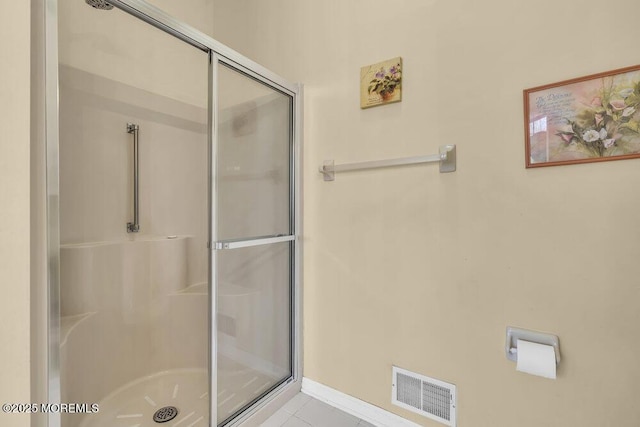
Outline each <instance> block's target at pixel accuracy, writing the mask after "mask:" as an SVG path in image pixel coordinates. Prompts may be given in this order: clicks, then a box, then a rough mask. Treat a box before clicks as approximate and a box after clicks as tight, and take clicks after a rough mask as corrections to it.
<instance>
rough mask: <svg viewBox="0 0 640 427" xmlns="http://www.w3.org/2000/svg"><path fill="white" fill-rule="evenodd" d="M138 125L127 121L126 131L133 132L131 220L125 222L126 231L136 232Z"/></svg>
mask: <svg viewBox="0 0 640 427" xmlns="http://www.w3.org/2000/svg"><path fill="white" fill-rule="evenodd" d="M139 130H140V126H138V125H137V124H135V123H127V133H131V134H133V222H128V223H127V233H137V232H138V231H140V218H139V214H140V212H139V207H140V203H139V196H140V194H139V192H138V184H139V182H138V176H139V173H140V169H139V163H140V162H139V157H138V131H139Z"/></svg>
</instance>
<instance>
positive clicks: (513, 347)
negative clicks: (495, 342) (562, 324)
mask: <svg viewBox="0 0 640 427" xmlns="http://www.w3.org/2000/svg"><path fill="white" fill-rule="evenodd" d="M518 340H523V341H529V342H534V343H538V344H545V345H550V346H552V347H553V350H554V353H555V354H556V365H559V364H560V340H559V339H558V337H557V336H555V335H551V334H545V333H542V332H535V331H529V330H526V329H520V328H513V327H511V326H509V327H507V342H506V344H505V353H506V355H507V359H509V360H511V361H513V362H517V361H518Z"/></svg>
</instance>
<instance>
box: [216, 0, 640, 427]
mask: <svg viewBox="0 0 640 427" xmlns="http://www.w3.org/2000/svg"><path fill="white" fill-rule="evenodd" d="M214 7H215V22H214V37H215V38H217V39H218V40H220V41H222V42H223V43H226V44H228V45H230V46H231V47H233V48H234V49H236V50H239V51H240V52H242V53H244V54H246V55H247V56H249V57H251V58H252V59H254V60H256V61H257V62H259V63H261V64H263V65H265V66H266V67H268V68H270V69H272V70H274V71H276V72H277V73H280V74H281V75H283V76H284V77H286V78H288V79H290V80H294V81H301V82H303V83H304V84H305V95H306V99H305V132H304V133H305V159H304V166H305V173H304V178H305V184H304V195H305V196H304V199H305V206H304V212H305V214H304V221H305V239H304V241H305V259H304V261H305V277H304V286H305V296H304V313H305V314H304V316H305V317H304V322H305V326H304V334H305V335H304V336H305V360H304V363H305V376H306V377H308V378H310V379H312V380H315V381H318V382H320V383H323V384H326V385H328V386H331V387H333V388H336V389H338V390H340V391H342V392H345V393H348V394H350V395H353V396H356V397H358V398H360V399H363V400H365V401H367V402H370V403H373V404H375V405H378V406H381V407H383V408H385V409H388V410H391V411H393V412H396V413H398V414H400V415H402V416H404V417H406V418H410V419H412V420H414V421H416V422H418V423H420V424H422V425H425V426H431V425H433V426H435V425H438V424H436V423H434V422H431V421H428V420H426V419H424V418H421V417H419V416H416V415H413V414H411V413H409V412H406V411H404V410H402V409H398V408H396V407H393V406H391V404H390V395H391V392H390V382H391V381H390V380H391V366H392V365H398V366H400V367H403V368H406V369H410V370H414V371H417V372H420V373H423V374H425V375H429V376H433V377H436V378H440V379H443V380H445V381H449V382H453V383H455V384H457V386H458V393H459V398H458V410H459V425H460V426H473V427H484V426H486V427H502V426H504V427H506V426H518V427H538V426H581V427H601V426H636V425H638V424H640V408H639V407H638V405H636V402H635V400H636V398H637V396H638V395H640V382H639V381H638V378H639V377H640V366H639V365H638V364H637V363H636V362H637V358H638V357H637V354H638V352H639V351H640V344H638V341H637V340H636V338H637V337H638V336H640V310H639V309H638V304H639V302H638V301H639V300H640V287H639V286H638V273H639V267H638V262H637V254H638V251H639V249H640V229H639V228H638V220H637V216H638V213H637V212H638V209H639V208H640V201H639V198H638V190H637V183H638V182H639V181H640V169H639V165H640V163H639V162H640V160H626V161H619V162H607V163H600V164H587V165H576V166H564V167H553V168H544V169H536V170H526V169H525V168H524V143H523V138H524V135H523V123H522V90H523V89H524V88H528V87H533V86H537V85H542V84H546V83H551V82H555V81H560V80H563V79H568V78H572V77H578V76H582V75H588V74H591V73H596V72H601V71H605V70H609V69H614V68H619V67H623V66H628V65H634V64H636V63H638V62H640V61H639V60H638V57H637V55H636V54H635V52H636V51H637V40H638V38H639V37H640V27H638V25H637V16H638V13H639V12H640V3H638V2H636V1H631V0H614V1H613V2H609V3H607V7H606V10H605V9H604V8H603V6H602V3H600V2H596V1H595V0H586V1H584V0H583V1H578V0H568V1H563V2H557V1H551V0H543V1H539V2H511V1H507V0H493V1H489V2H464V4H462V3H460V2H445V1H435V0H402V1H393V2H389V1H382V0H367V1H364V0H357V1H344V0H325V1H311V0H271V1H256V0H217V1H216V2H215V6H214ZM398 55H400V56H402V57H403V59H404V68H405V70H404V71H405V72H404V77H405V81H404V94H403V101H402V102H401V103H399V104H394V105H388V106H383V107H378V108H374V109H370V110H364V111H363V110H360V108H359V105H358V100H359V94H358V91H359V87H358V79H359V68H360V67H361V66H363V65H366V64H371V63H374V62H377V61H381V60H384V59H388V58H392V57H394V56H398ZM445 143H447V144H450V143H454V144H457V146H458V159H459V161H458V171H457V172H456V173H454V174H448V175H440V174H438V172H437V167H434V166H431V165H427V166H417V167H406V168H396V169H389V170H379V171H368V172H357V173H351V174H343V175H339V176H338V177H337V180H336V181H335V182H332V183H326V182H323V181H322V179H321V176H320V174H318V173H317V167H318V166H319V165H320V164H321V163H322V161H323V160H324V159H330V158H333V159H335V160H336V161H338V162H347V161H362V160H369V159H382V158H393V157H402V156H411V155H421V154H433V153H436V152H437V150H438V146H439V145H440V144H445ZM507 326H519V327H524V328H530V329H536V330H542V331H549V332H553V333H556V334H558V335H559V337H560V342H561V348H562V356H563V362H562V365H561V366H560V368H559V374H558V375H559V378H558V379H557V380H556V381H552V380H546V379H543V378H539V377H533V376H529V375H525V374H522V373H518V372H516V371H515V365H514V364H513V363H512V362H509V361H507V360H506V359H505V356H504V334H505V328H506V327H507Z"/></svg>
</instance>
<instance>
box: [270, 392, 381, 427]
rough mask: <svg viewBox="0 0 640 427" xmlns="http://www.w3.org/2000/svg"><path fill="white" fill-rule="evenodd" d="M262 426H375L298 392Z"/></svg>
mask: <svg viewBox="0 0 640 427" xmlns="http://www.w3.org/2000/svg"><path fill="white" fill-rule="evenodd" d="M261 427H374V426H373V424H370V423H368V422H366V421H363V420H361V419H360V418H356V417H354V416H353V415H349V414H347V413H346V412H342V411H341V410H339V409H336V408H334V407H333V406H329V405H327V404H326V403H324V402H321V401H319V400H317V399H314V398H312V397H310V396H307V395H306V394H304V393H299V394H297V395H296V396H295V397H294V398H293V399H291V400H290V401H289V402H287V403H286V404H285V405H284V406H283V407H282V408H280V410H278V412H276V413H275V414H273V416H272V417H271V418H269V419H268V420H267V421H265V422H264V423H262V426H261Z"/></svg>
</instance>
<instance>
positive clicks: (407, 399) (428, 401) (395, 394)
mask: <svg viewBox="0 0 640 427" xmlns="http://www.w3.org/2000/svg"><path fill="white" fill-rule="evenodd" d="M392 375H393V377H392V379H391V403H393V404H394V405H397V406H400V407H401V408H404V409H408V410H409V411H412V412H415V413H417V414H420V415H423V416H425V417H427V418H430V419H432V420H434V421H438V422H441V423H443V424H445V425H447V426H451V427H455V425H456V386H455V385H454V384H449V383H446V382H444V381H440V380H436V379H435V378H429V377H426V376H424V375H420V374H416V373H415V372H411V371H407V370H406V369H402V368H398V367H397V366H394V367H393V369H392Z"/></svg>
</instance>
